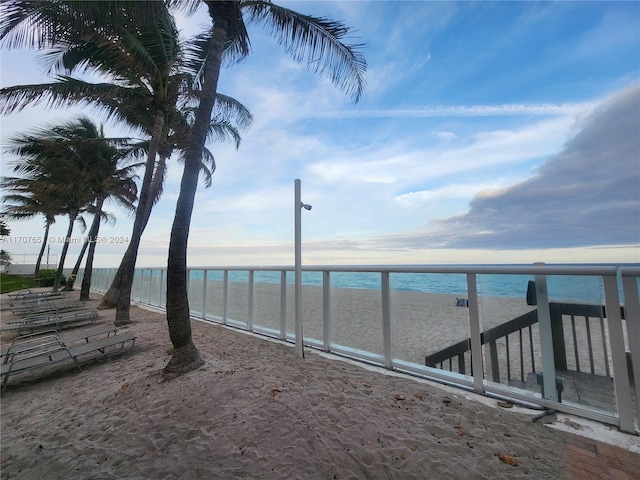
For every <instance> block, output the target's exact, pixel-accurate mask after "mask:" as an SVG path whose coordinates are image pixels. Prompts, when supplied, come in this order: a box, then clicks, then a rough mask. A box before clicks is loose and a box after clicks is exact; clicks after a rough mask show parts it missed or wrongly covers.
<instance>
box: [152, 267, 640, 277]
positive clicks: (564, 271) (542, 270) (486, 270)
mask: <svg viewBox="0 0 640 480" xmlns="http://www.w3.org/2000/svg"><path fill="white" fill-rule="evenodd" d="M143 268H144V269H145V270H152V269H153V270H156V269H157V268H156V267H148V268H147V267H143ZM163 268H166V267H163ZM294 269H295V268H294V266H293V265H243V266H236V265H234V266H202V267H188V269H187V270H218V271H224V270H227V271H245V272H246V271H250V270H252V271H271V272H274V271H283V270H284V271H291V272H292V271H294ZM302 270H303V271H304V272H349V273H380V272H386V273H452V274H467V273H472V274H497V275H500V274H504V275H585V276H616V273H617V272H616V267H614V266H597V265H593V266H591V265H303V266H302ZM620 270H621V271H623V270H624V271H628V272H631V273H626V275H637V274H638V273H640V269H638V268H634V267H625V268H621V269H620ZM633 272H636V273H633Z"/></svg>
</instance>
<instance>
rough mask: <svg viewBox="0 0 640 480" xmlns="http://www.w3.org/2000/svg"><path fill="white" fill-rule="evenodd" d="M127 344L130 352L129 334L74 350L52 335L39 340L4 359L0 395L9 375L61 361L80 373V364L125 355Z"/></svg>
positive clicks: (132, 342)
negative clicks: (71, 364)
mask: <svg viewBox="0 0 640 480" xmlns="http://www.w3.org/2000/svg"><path fill="white" fill-rule="evenodd" d="M127 343H130V344H131V345H130V347H129V349H128V350H127V351H131V350H132V349H133V346H134V345H135V343H136V337H135V335H133V334H130V333H123V334H118V335H111V336H109V337H107V338H102V339H99V340H92V341H87V342H86V343H83V344H80V345H77V346H68V345H67V344H66V343H65V342H63V341H62V340H60V339H59V338H57V337H56V336H55V335H44V336H41V338H40V341H39V342H38V343H37V344H35V345H32V346H31V347H30V348H26V349H23V350H21V351H19V352H16V353H15V354H14V355H10V356H8V355H7V356H6V357H5V361H6V363H3V364H2V365H1V366H0V376H2V377H4V380H3V381H2V388H1V389H0V394H1V393H2V392H4V389H5V387H6V385H7V383H8V381H9V377H10V376H12V375H16V374H18V373H24V372H28V371H34V370H39V369H43V368H45V367H48V366H50V365H54V364H57V363H60V362H64V361H71V362H73V364H74V365H75V366H76V367H77V368H78V370H82V369H81V368H80V364H81V363H83V362H87V361H90V360H97V359H100V358H104V357H108V356H111V355H115V354H117V353H124V351H125V345H126V344H127ZM9 357H10V358H9Z"/></svg>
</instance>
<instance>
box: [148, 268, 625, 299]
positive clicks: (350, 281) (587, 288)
mask: <svg viewBox="0 0 640 480" xmlns="http://www.w3.org/2000/svg"><path fill="white" fill-rule="evenodd" d="M590 266H593V265H590ZM599 266H612V265H599ZM616 266H617V267H620V266H637V264H625V265H616ZM203 274H204V271H203V270H198V269H196V268H192V269H191V271H190V279H191V281H198V280H200V281H201V280H202V279H203ZM147 275H148V274H147ZM153 275H154V277H155V276H159V275H160V271H159V270H154V271H153ZM330 278H331V286H332V287H333V288H357V289H374V290H379V289H380V287H381V279H380V274H379V273H368V272H364V273H363V272H332V273H331V277H330ZM222 279H223V272H222V271H221V270H209V271H207V280H213V281H222ZM532 280H534V277H533V275H510V274H479V275H477V285H478V293H479V295H482V296H491V297H507V298H525V296H526V292H527V285H528V282H529V281H532ZM229 281H230V282H233V283H247V282H248V281H249V272H248V271H229ZM294 281H295V279H294V275H293V272H288V273H287V283H288V284H290V285H291V284H293V283H294ZM389 281H390V287H391V289H392V290H396V291H408V292H425V293H444V294H453V295H459V296H461V297H464V296H465V295H466V294H467V280H466V275H464V274H451V273H446V274H441V273H391V274H390V275H389ZM254 282H255V283H256V284H259V283H265V284H279V283H280V271H256V272H255V273H254ZM302 284H303V285H315V286H322V272H302ZM547 289H548V295H549V299H550V300H556V301H558V300H572V301H584V302H594V303H598V302H604V289H603V285H602V279H601V278H600V277H594V276H577V275H571V276H567V275H549V276H547ZM619 291H620V292H621V291H622V289H621V288H619Z"/></svg>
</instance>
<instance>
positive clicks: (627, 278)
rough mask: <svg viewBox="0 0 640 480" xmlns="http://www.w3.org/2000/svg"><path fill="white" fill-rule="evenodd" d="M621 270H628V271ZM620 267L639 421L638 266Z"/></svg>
mask: <svg viewBox="0 0 640 480" xmlns="http://www.w3.org/2000/svg"><path fill="white" fill-rule="evenodd" d="M623 270H628V273H627V272H626V271H623ZM635 270H636V271H635V272H633V271H632V270H631V269H621V274H622V291H623V293H624V309H625V315H624V318H625V319H626V325H627V342H628V345H629V354H630V355H631V367H632V370H633V382H634V385H635V392H636V413H637V415H638V417H637V420H638V421H640V298H639V297H638V277H640V268H638V269H635Z"/></svg>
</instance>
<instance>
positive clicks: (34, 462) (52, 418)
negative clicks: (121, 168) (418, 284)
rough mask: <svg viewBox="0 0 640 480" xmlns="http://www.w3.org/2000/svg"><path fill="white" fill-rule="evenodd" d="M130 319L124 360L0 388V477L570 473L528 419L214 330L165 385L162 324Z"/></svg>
mask: <svg viewBox="0 0 640 480" xmlns="http://www.w3.org/2000/svg"><path fill="white" fill-rule="evenodd" d="M94 297H95V298H97V296H96V295H94ZM91 305H97V300H95V299H94V300H92V302H91ZM131 312H132V320H133V323H132V324H131V325H130V326H129V327H128V328H126V330H127V331H129V332H133V333H134V334H136V335H137V337H138V339H137V343H136V346H135V348H134V350H133V352H132V353H131V354H130V355H127V356H124V357H120V358H117V359H114V360H111V361H100V362H96V363H93V364H89V365H87V366H86V367H85V368H84V369H83V371H82V372H78V371H77V370H75V369H73V368H72V366H71V365H68V366H60V367H59V368H57V369H56V371H55V372H48V374H47V375H46V376H44V377H43V376H42V375H41V374H40V375H23V376H21V377H18V376H16V377H15V378H14V379H12V380H11V384H10V386H9V387H8V388H7V390H6V392H5V394H4V396H3V397H2V399H1V407H2V410H1V433H2V439H1V447H2V451H1V456H0V467H1V478H2V479H27V480H31V479H40V478H46V479H86V480H89V479H91V480H98V479H100V480H107V479H121V478H127V479H200V478H202V479H211V478H221V479H226V478H260V479H262V478H264V479H271V478H275V479H278V478H294V479H303V478H304V479H307V478H308V479H362V478H372V479H377V478H380V479H395V478H397V479H412V478H415V479H424V478H429V479H437V478H465V479H468V478H469V479H472V478H487V479H496V478H522V477H524V476H528V477H531V478H549V479H562V478H570V476H569V474H568V473H567V471H566V468H565V460H566V459H565V453H564V449H563V437H562V432H560V431H558V430H555V429H551V428H549V427H547V426H545V425H543V424H542V422H536V423H533V422H532V421H531V419H532V417H534V416H535V415H537V414H539V413H540V412H538V411H534V410H526V409H523V408H518V407H514V408H509V409H505V408H502V407H499V406H498V405H497V402H496V401H495V400H486V399H485V401H475V400H473V398H472V396H470V394H468V393H463V392H462V391H459V390H455V389H451V388H447V387H443V386H440V385H437V384H434V383H430V382H426V381H421V380H417V379H413V378H411V377H404V376H399V375H387V374H384V373H381V372H380V371H377V370H376V369H371V368H365V367H364V366H362V365H359V364H355V363H354V362H348V361H343V360H340V359H337V358H335V357H332V358H327V356H326V355H324V354H320V353H316V352H314V351H312V350H309V349H307V356H306V358H305V359H298V358H297V357H296V355H295V351H294V349H293V348H292V346H290V345H285V344H282V343H279V342H275V341H270V340H266V339H264V338H261V337H256V336H253V335H249V334H246V333H243V332H240V331H237V330H233V329H229V328H225V327H222V326H219V325H211V324H206V323H203V322H199V321H193V322H192V324H193V337H194V341H195V343H196V345H197V347H198V348H199V350H200V353H201V354H202V357H203V358H204V360H205V361H206V364H205V366H203V367H202V368H200V369H198V370H196V371H193V372H190V373H188V374H186V375H183V376H180V377H178V378H174V379H172V380H168V381H164V380H163V377H162V375H161V370H162V368H163V367H164V366H165V365H166V363H167V362H168V360H169V354H168V349H169V348H170V347H171V345H170V342H169V337H168V331H167V327H166V320H165V317H164V315H163V314H161V313H156V312H151V311H148V310H142V309H140V308H132V311H131ZM100 316H101V318H100V322H101V323H109V322H112V321H113V317H114V312H113V311H101V312H100ZM3 340H5V338H3ZM559 420H561V419H559ZM512 461H513V462H512ZM505 462H511V463H516V465H510V464H509V463H505Z"/></svg>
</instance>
